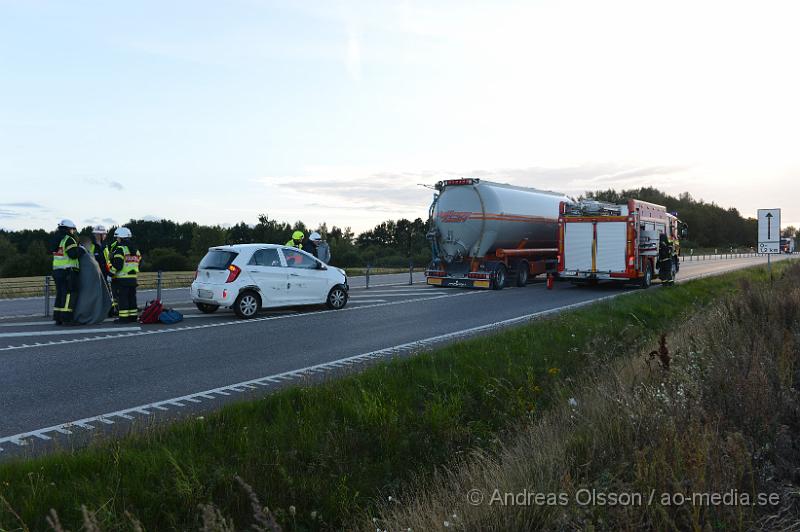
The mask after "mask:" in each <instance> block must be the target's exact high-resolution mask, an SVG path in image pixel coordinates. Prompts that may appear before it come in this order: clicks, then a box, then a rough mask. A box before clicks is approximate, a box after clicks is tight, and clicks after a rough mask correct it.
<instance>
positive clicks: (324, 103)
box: [0, 0, 800, 230]
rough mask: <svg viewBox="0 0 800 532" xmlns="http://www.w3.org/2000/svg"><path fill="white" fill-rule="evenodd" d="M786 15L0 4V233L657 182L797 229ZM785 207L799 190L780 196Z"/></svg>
mask: <svg viewBox="0 0 800 532" xmlns="http://www.w3.org/2000/svg"><path fill="white" fill-rule="evenodd" d="M798 14H800V12H799V10H798V8H797V7H795V6H794V5H793V3H792V2H711V1H709V2H702V3H698V2H680V1H679V2H673V3H670V4H664V3H655V2H641V1H631V2H618V1H608V2H590V1H588V0H587V1H576V2H549V1H547V2H535V1H528V2H516V1H497V2H483V3H478V2H463V1H459V2H457V1H452V2H451V1H440V2H411V1H406V2H374V1H373V2H355V1H350V2H335V1H327V2H322V1H321V2H300V1H297V2H262V1H256V0H249V1H242V0H239V1H229V2H208V1H191V2H189V1H182V2H169V1H164V2H148V1H141V2H129V3H121V2H99V1H72V2H49V1H36V0H28V1H23V0H20V1H16V0H11V1H9V0H0V185H2V186H1V187H0V190H2V193H1V194H2V195H0V227H5V228H22V227H46V228H50V227H52V226H53V224H54V223H55V221H56V220H58V219H59V218H61V217H69V218H72V219H74V220H75V221H76V222H78V223H79V224H89V223H92V222H97V221H100V222H101V223H106V224H110V223H112V222H121V221H125V220H127V219H129V218H132V217H134V218H143V217H152V218H161V217H165V218H171V219H175V220H180V221H186V220H194V221H197V222H200V223H220V224H233V223H236V222H238V221H241V220H244V221H247V222H255V220H256V217H257V215H258V213H261V212H265V213H267V214H269V215H270V216H271V217H273V218H278V219H281V220H287V221H294V220H297V219H302V220H304V221H306V222H307V223H311V224H317V223H320V222H323V221H325V222H327V223H328V224H329V225H340V226H347V225H349V226H352V227H354V228H355V229H356V230H361V229H365V228H367V227H369V226H371V225H373V224H374V223H377V222H379V221H382V220H384V219H388V218H397V217H401V216H403V217H414V216H425V213H426V212H427V205H428V202H429V196H430V194H429V191H427V190H426V189H424V188H422V187H420V186H418V184H419V183H428V184H430V183H433V182H435V181H436V180H438V179H440V178H447V177H451V176H460V175H475V176H480V177H483V178H487V179H496V180H499V181H506V182H512V183H515V184H520V185H528V186H534V187H540V188H548V189H553V190H559V191H562V192H566V193H568V194H578V193H581V192H583V191H584V190H587V189H595V188H607V187H616V188H621V187H633V186H641V185H653V186H657V187H659V188H662V189H666V190H667V191H669V192H673V193H678V192H682V191H685V190H688V191H689V192H691V193H692V194H693V195H694V196H695V197H702V198H704V199H707V200H715V201H717V202H718V203H720V204H721V205H724V206H736V207H738V208H739V209H740V210H742V211H743V212H744V213H745V214H754V213H755V209H757V208H759V207H782V208H783V209H784V214H783V219H784V224H787V223H794V224H795V225H800V208H798V207H797V206H796V201H794V200H793V199H790V197H791V196H795V197H796V195H797V192H798V186H797V184H796V182H797V177H798V172H799V171H800V160H799V159H800V156H798V153H800V150H798V149H797V147H796V138H797V134H796V131H797V126H798V123H799V122H800V103H798V97H797V95H798V94H800V74H798V70H797V69H796V68H794V67H793V66H792V65H793V64H795V62H796V57H795V54H796V51H797V50H798V49H800V37H799V36H798V35H800V34H798V32H796V31H795V28H794V24H795V21H796V20H798V17H797V15H798ZM790 193H792V194H790Z"/></svg>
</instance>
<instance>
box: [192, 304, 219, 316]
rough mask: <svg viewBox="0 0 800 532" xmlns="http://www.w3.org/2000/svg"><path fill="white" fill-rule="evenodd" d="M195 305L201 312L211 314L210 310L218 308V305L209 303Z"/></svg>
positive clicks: (213, 310) (214, 310)
mask: <svg viewBox="0 0 800 532" xmlns="http://www.w3.org/2000/svg"><path fill="white" fill-rule="evenodd" d="M195 305H197V309H198V310H199V311H200V312H202V313H203V314H211V313H212V312H216V311H217V309H218V308H219V305H212V304H210V303H195Z"/></svg>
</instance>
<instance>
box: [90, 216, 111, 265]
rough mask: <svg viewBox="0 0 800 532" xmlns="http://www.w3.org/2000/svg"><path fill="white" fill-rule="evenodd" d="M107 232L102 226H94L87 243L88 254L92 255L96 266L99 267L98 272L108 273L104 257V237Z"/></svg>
mask: <svg viewBox="0 0 800 532" xmlns="http://www.w3.org/2000/svg"><path fill="white" fill-rule="evenodd" d="M107 234H108V231H106V228H105V227H103V226H102V225H95V226H94V227H92V236H91V240H90V242H89V248H88V250H89V253H91V254H92V256H93V257H94V260H95V261H97V265H98V266H100V270H101V271H103V272H106V271H108V268H107V266H106V255H105V248H106V242H105V240H106V235H107Z"/></svg>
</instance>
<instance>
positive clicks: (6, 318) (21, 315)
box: [0, 313, 41, 320]
mask: <svg viewBox="0 0 800 532" xmlns="http://www.w3.org/2000/svg"><path fill="white" fill-rule="evenodd" d="M39 317H41V313H40V314H14V315H11V316H0V320H14V319H19V318H39Z"/></svg>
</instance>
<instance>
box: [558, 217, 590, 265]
mask: <svg viewBox="0 0 800 532" xmlns="http://www.w3.org/2000/svg"><path fill="white" fill-rule="evenodd" d="M593 235H594V228H593V227H592V224H591V223H585V222H573V223H569V222H567V223H565V224H564V269H565V270H567V271H575V270H579V271H584V272H587V271H591V269H592V239H593Z"/></svg>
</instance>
